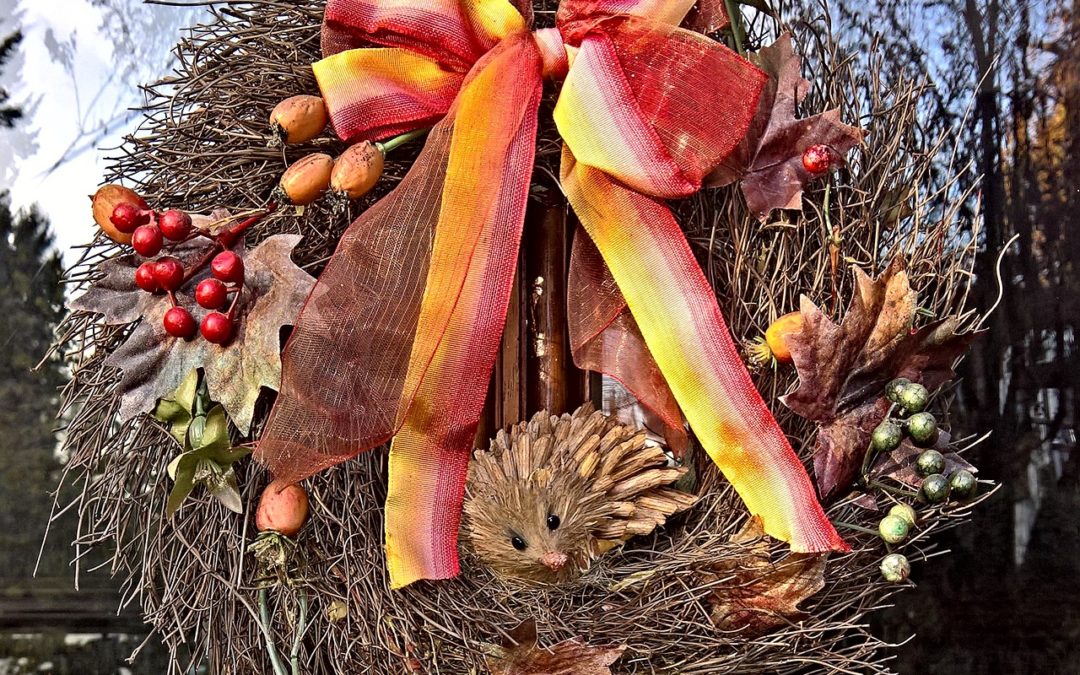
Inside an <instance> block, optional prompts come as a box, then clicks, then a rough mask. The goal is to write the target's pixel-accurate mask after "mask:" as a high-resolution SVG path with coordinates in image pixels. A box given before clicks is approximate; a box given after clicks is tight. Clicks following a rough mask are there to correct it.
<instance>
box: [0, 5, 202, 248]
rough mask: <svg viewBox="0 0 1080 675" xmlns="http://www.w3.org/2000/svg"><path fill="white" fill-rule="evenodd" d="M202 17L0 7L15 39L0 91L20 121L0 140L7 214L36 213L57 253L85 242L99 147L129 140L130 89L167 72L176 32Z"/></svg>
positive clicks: (142, 8)
mask: <svg viewBox="0 0 1080 675" xmlns="http://www.w3.org/2000/svg"><path fill="white" fill-rule="evenodd" d="M203 12H205V10H203V9H188V8H183V9H180V8H175V7H162V6H148V5H143V4H142V3H141V2H139V0H108V1H107V2H106V3H104V4H100V3H99V4H97V5H95V4H94V3H93V2H92V1H91V0H45V1H42V0H0V36H6V35H8V34H9V33H10V32H12V31H13V30H15V29H16V28H19V27H21V28H22V31H23V34H24V38H23V43H22V45H21V47H20V50H19V53H18V54H17V55H16V56H15V57H14V58H13V59H12V60H11V61H10V62H9V64H8V66H7V67H6V68H5V71H4V73H3V75H2V76H0V85H2V86H3V87H4V88H6V89H7V90H8V91H9V92H10V93H11V95H12V99H13V100H14V102H16V103H18V104H20V105H22V106H23V107H24V108H25V109H26V110H27V113H28V114H27V118H26V119H24V120H23V121H22V122H21V123H20V125H19V126H18V127H17V128H16V129H15V130H12V131H0V190H4V189H7V190H10V192H11V197H12V202H13V204H14V205H15V207H16V208H25V207H28V206H29V205H31V204H35V203H36V204H38V205H39V207H40V208H41V210H42V211H44V212H45V213H46V214H47V215H48V216H49V218H50V220H51V221H52V226H53V229H54V231H55V233H56V239H57V245H58V246H59V247H60V248H61V249H68V248H70V247H71V246H73V245H76V244H80V243H85V242H86V241H88V240H89V239H90V238H91V237H92V236H93V234H94V229H93V227H94V226H93V220H92V218H91V216H90V208H89V201H88V200H87V198H86V196H87V195H89V194H92V193H93V192H94V191H95V189H96V188H97V185H98V183H99V182H100V180H101V178H102V176H103V175H104V172H105V166H106V163H107V162H106V157H107V155H108V152H107V151H106V150H102V149H100V147H105V148H108V147H116V146H117V145H119V144H120V142H121V137H122V136H123V134H124V133H126V132H128V131H130V130H132V128H133V127H134V124H135V123H136V122H137V118H136V117H135V116H134V115H131V114H129V113H128V111H127V110H128V108H130V107H132V106H135V105H138V104H139V103H140V102H141V94H140V92H139V91H138V88H137V85H138V83H140V82H146V81H150V80H153V79H156V78H158V77H160V76H161V75H163V74H165V73H166V72H167V71H168V70H169V68H170V66H171V64H172V58H171V56H170V54H169V52H170V50H171V48H172V46H173V45H174V44H175V43H176V41H177V39H178V37H179V35H180V31H181V29H182V27H183V26H186V25H189V24H190V23H192V22H194V21H196V20H197V19H198V18H199V17H201V16H202V15H203ZM117 33H122V34H124V35H125V38H126V39H118V38H116V37H114V35H116V34H117ZM102 128H109V129H111V130H112V131H111V133H107V134H105V135H104V137H103V138H102V140H101V141H100V143H98V144H97V145H98V146H100V147H93V146H91V147H89V148H88V149H87V150H86V151H83V152H79V153H74V152H72V146H73V144H75V145H76V146H78V144H79V143H80V141H84V140H85V139H86V137H87V134H88V133H89V134H92V135H96V133H97V132H98V131H99V130H101V129H102ZM65 157H68V159H67V160H66V161H64V162H63V163H62V164H61V165H60V166H58V167H57V168H56V169H55V170H52V171H50V169H51V168H52V167H53V166H54V165H55V164H56V163H57V162H59V161H60V160H61V159H62V158H65ZM67 259H68V260H69V261H73V260H74V258H72V257H71V256H70V255H69V256H67Z"/></svg>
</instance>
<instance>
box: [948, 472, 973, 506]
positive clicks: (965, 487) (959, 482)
mask: <svg viewBox="0 0 1080 675" xmlns="http://www.w3.org/2000/svg"><path fill="white" fill-rule="evenodd" d="M949 488H950V489H951V490H952V494H953V496H954V497H956V498H957V499H971V498H972V497H974V496H975V492H976V491H977V490H978V489H979V483H978V481H976V480H975V476H973V475H972V474H971V472H970V471H967V470H965V469H960V470H959V471H954V472H953V474H952V475H951V476H949Z"/></svg>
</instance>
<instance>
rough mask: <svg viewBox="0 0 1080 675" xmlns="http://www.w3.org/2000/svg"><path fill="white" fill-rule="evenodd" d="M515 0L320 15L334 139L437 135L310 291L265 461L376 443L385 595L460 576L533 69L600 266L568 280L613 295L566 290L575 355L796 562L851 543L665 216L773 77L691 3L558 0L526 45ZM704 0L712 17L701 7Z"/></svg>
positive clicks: (318, 460) (518, 208)
mask: <svg viewBox="0 0 1080 675" xmlns="http://www.w3.org/2000/svg"><path fill="white" fill-rule="evenodd" d="M529 4H530V3H529V2H528V0H517V1H516V2H511V1H510V0H330V2H329V3H328V4H327V8H326V15H325V23H324V28H323V49H324V52H325V53H326V54H327V57H326V58H325V59H324V60H322V61H320V62H318V63H316V64H315V66H314V69H315V75H316V77H317V79H318V81H319V86H320V88H321V89H322V93H323V97H324V98H325V99H326V101H327V105H328V107H329V109H330V110H331V119H332V121H333V124H334V129H335V131H336V132H337V134H338V135H339V136H340V137H341V138H343V139H345V140H346V141H360V140H377V139H381V138H386V137H388V136H392V135H396V134H399V133H402V132H405V131H410V130H413V129H416V128H421V127H425V126H431V125H434V128H433V129H432V131H431V134H430V135H429V137H428V140H427V143H426V145H425V147H424V149H423V151H422V152H421V154H420V157H419V158H418V159H417V161H416V163H415V164H414V166H413V167H412V169H411V170H410V172H409V174H408V175H407V176H406V177H405V178H404V179H403V180H402V182H401V183H400V185H399V186H398V187H397V188H396V189H395V190H394V191H393V192H392V193H391V194H390V195H388V196H387V197H386V198H384V199H383V200H382V201H380V202H379V203H377V204H376V205H375V206H373V207H372V208H370V209H369V210H368V211H367V212H365V213H364V214H363V215H362V216H361V217H360V218H358V219H357V220H356V222H354V223H353V224H352V225H351V226H350V227H349V229H348V230H347V232H346V233H345V235H344V236H343V237H342V240H341V242H340V243H339V246H338V250H337V252H336V253H335V254H334V256H333V258H332V259H331V261H330V263H329V265H328V266H327V269H326V271H325V272H324V273H323V275H322V276H321V278H320V279H319V283H318V285H317V287H316V288H315V290H314V291H313V293H312V295H311V297H310V299H309V300H308V303H307V305H306V306H305V308H304V310H303V312H302V314H301V316H300V318H299V320H298V322H297V325H296V328H295V330H294V333H293V336H292V338H291V339H290V341H289V344H288V346H287V347H286V351H285V355H284V359H283V362H284V363H283V377H282V384H281V388H280V395H279V397H278V401H277V403H276V404H275V407H274V410H273V412H272V414H271V417H270V420H269V422H268V425H267V428H266V431H265V432H264V434H263V437H262V440H261V441H260V444H259V450H258V457H259V459H260V460H261V461H263V462H264V463H265V464H266V465H267V466H268V467H269V468H270V469H271V470H272V471H273V472H274V474H275V475H276V476H278V477H279V478H283V479H285V480H292V481H295V480H300V479H303V478H305V477H307V476H309V475H311V474H313V473H315V472H317V471H319V470H322V469H324V468H327V467H329V466H333V465H335V464H338V463H340V462H342V461H344V460H346V459H349V458H351V457H354V456H355V455H356V454H358V453H360V452H363V451H365V450H368V449H370V448H373V447H375V446H377V445H380V444H382V443H384V442H385V441H387V440H390V439H391V438H392V439H393V443H392V445H391V452H390V466H389V468H390V481H389V488H388V495H387V501H386V550H387V565H388V567H389V571H390V580H391V584H392V585H393V586H394V587H401V586H404V585H407V584H409V583H411V582H413V581H415V580H418V579H444V578H448V577H452V576H454V575H456V574H457V572H458V554H457V531H458V526H459V523H460V512H461V502H462V498H463V493H464V483H465V475H466V470H467V466H468V462H469V457H470V451H471V448H472V442H473V439H474V436H475V433H476V428H477V424H478V420H479V418H480V415H481V412H482V409H483V405H484V400H485V397H486V393H487V388H488V384H489V380H490V376H491V370H492V367H493V364H494V361H495V356H496V352H497V349H498V344H499V340H500V337H501V334H502V329H503V324H504V322H505V318H506V311H507V305H508V302H509V298H510V290H511V287H512V285H513V279H514V275H515V268H516V263H517V257H518V256H517V249H518V246H519V244H520V239H521V232H522V226H523V223H524V218H525V204H526V200H527V197H528V192H529V185H530V182H531V177H532V170H533V162H534V155H535V145H536V129H537V117H538V109H539V105H540V98H541V95H542V93H543V86H544V80H545V79H552V80H562V81H563V84H562V89H561V92H560V96H559V100H558V103H557V105H556V107H555V123H556V125H557V127H558V129H559V132H560V134H561V135H562V137H563V139H564V141H565V146H564V149H563V162H562V177H561V181H562V185H563V189H564V190H565V192H566V195H567V197H568V198H569V201H570V203H571V205H572V206H573V208H574V210H575V212H576V213H577V215H578V217H579V218H580V220H581V222H582V224H583V227H584V229H585V231H586V232H587V233H588V236H589V238H590V239H591V240H592V243H593V244H595V249H591V248H590V249H588V250H587V251H586V252H585V253H583V254H582V255H581V256H579V255H578V253H577V252H575V259H576V260H582V261H588V260H589V258H590V255H591V256H592V257H593V258H595V257H596V255H595V254H596V252H597V251H598V252H599V257H600V258H602V263H601V262H600V261H599V260H593V263H595V264H593V267H596V268H600V269H599V271H597V270H592V271H591V272H589V273H585V274H572V280H573V279H575V278H577V279H587V278H599V277H604V278H609V279H613V280H614V284H616V285H617V289H616V288H609V289H607V291H606V292H598V293H595V294H591V296H592V297H595V299H594V300H593V299H589V298H590V294H588V293H584V294H582V293H578V294H577V296H576V297H578V299H579V301H580V302H583V303H585V304H587V305H589V306H588V307H576V308H574V311H575V312H580V314H581V316H582V317H586V318H584V319H583V320H582V321H581V322H580V326H579V328H580V330H579V331H577V332H579V333H580V335H578V336H576V338H575V340H576V342H577V343H578V344H577V346H576V347H575V355H580V356H581V357H582V358H583V359H584V360H585V361H587V362H588V363H589V364H590V365H593V364H594V363H596V364H599V366H597V367H601V368H603V369H605V370H608V371H611V372H612V374H613V375H615V376H617V377H620V379H624V380H628V385H629V386H630V388H631V389H632V390H634V391H635V393H637V394H638V395H639V396H640V397H641V398H642V400H643V402H645V403H647V404H650V405H653V406H655V408H656V409H657V410H658V412H659V413H661V417H662V418H663V419H664V420H665V422H667V423H668V424H669V425H671V426H675V425H677V424H678V421H677V418H678V417H679V413H680V411H681V414H682V415H684V416H685V418H686V421H687V422H688V423H689V425H690V428H691V429H692V430H693V431H694V433H695V434H696V436H697V437H698V439H699V440H700V441H701V443H702V445H703V447H704V448H705V449H706V451H707V452H708V453H709V455H710V456H711V457H712V459H713V460H714V461H715V462H716V464H717V465H718V466H719V467H720V469H721V470H722V471H723V473H724V475H725V476H726V477H727V478H728V479H729V480H730V481H731V483H732V485H733V486H734V487H735V489H736V490H737V491H738V493H739V494H740V496H741V497H742V498H743V500H744V501H745V502H746V504H747V507H748V508H749V509H750V511H751V512H752V513H754V514H756V515H759V516H761V518H762V520H763V522H764V525H765V529H766V531H767V532H768V533H769V534H771V535H772V536H774V537H777V538H779V539H782V540H784V541H787V542H790V544H791V546H792V548H793V549H794V550H796V551H803V552H822V551H827V550H835V549H840V550H842V549H845V548H846V546H845V544H844V542H843V541H842V540H841V539H840V537H839V536H838V535H837V533H836V531H835V529H834V528H833V527H832V525H831V524H830V523H829V521H828V520H827V518H826V517H825V514H824V512H823V511H822V509H821V506H820V505H819V504H818V502H817V499H816V497H815V495H814V490H813V487H812V485H811V483H810V480H809V477H808V476H807V474H806V472H805V470H804V469H803V466H802V464H801V463H800V462H799V461H798V458H797V457H796V456H795V453H794V452H793V451H792V449H791V447H790V445H789V444H788V442H787V440H786V438H785V436H784V434H783V432H782V430H781V429H780V427H779V426H778V425H777V423H776V421H775V419H774V418H773V417H772V415H771V414H770V413H769V410H768V408H767V407H766V405H765V403H764V401H763V400H762V399H761V396H760V395H759V394H758V392H757V390H756V389H755V388H754V386H753V383H752V382H751V380H750V377H749V375H748V374H747V372H746V370H745V368H744V367H743V365H742V363H741V361H740V359H739V357H738V353H737V351H736V349H735V347H734V345H733V344H732V340H731V336H730V334H729V331H728V328H727V326H726V324H725V323H724V319H723V317H722V316H721V313H720V309H719V307H718V306H717V303H716V296H715V294H714V293H713V291H712V289H711V288H710V286H709V284H708V283H707V281H706V280H705V277H704V275H703V274H702V272H701V269H700V267H699V266H698V264H697V262H696V260H695V259H694V256H693V254H692V252H691V250H690V247H689V246H688V244H687V242H686V239H685V237H684V235H683V233H682V231H681V230H680V228H679V226H678V223H677V222H675V219H674V217H673V216H672V214H671V211H670V209H669V208H668V206H667V204H666V200H670V199H677V198H682V197H687V196H689V195H692V194H694V193H695V192H696V191H698V190H699V189H701V185H702V180H703V179H704V177H705V176H707V175H708V174H709V173H710V172H711V171H712V169H713V168H715V167H716V166H717V165H718V164H720V163H721V162H722V161H723V160H724V159H725V158H727V157H728V155H730V153H731V152H732V151H733V149H734V148H735V147H736V145H737V144H738V143H739V142H740V140H741V139H742V137H743V135H744V134H745V132H746V130H747V128H748V126H749V124H750V122H751V119H752V117H753V115H754V112H755V110H756V107H757V106H756V104H757V100H758V98H759V95H760V93H761V90H762V87H763V85H764V81H765V75H764V74H763V73H762V72H761V71H759V70H758V69H756V68H755V67H753V66H752V65H751V64H750V63H749V62H747V61H746V60H744V59H742V58H740V57H739V56H738V55H736V54H734V53H733V52H731V51H730V50H728V49H727V48H725V47H723V46H722V45H720V44H719V43H717V42H715V41H713V40H711V39H709V38H708V37H706V36H704V35H702V34H700V33H697V32H694V31H691V30H687V29H685V28H680V27H679V25H680V24H681V23H682V22H683V20H684V19H685V18H686V16H687V13H688V12H689V11H690V10H691V8H693V7H694V5H695V0H563V2H562V4H561V5H560V8H559V12H558V17H557V27H556V28H549V29H544V30H540V31H536V32H532V31H531V26H530V23H531V20H530V19H531V12H530V11H528V10H529ZM696 4H698V5H699V6H698V7H697V8H696V11H697V12H698V15H699V18H701V17H706V18H703V19H702V20H703V21H706V22H708V23H712V22H714V21H715V19H716V16H717V11H716V7H715V5H717V4H718V3H717V2H716V0H700V1H699V2H698V3H696ZM527 17H528V18H527ZM590 252H591V253H590ZM626 308H629V312H630V315H632V316H630V315H627V314H626V312H625V309H626ZM612 331H618V332H619V334H620V335H622V336H624V337H625V336H631V337H633V336H639V338H638V339H637V343H638V344H637V345H636V349H637V351H638V352H647V353H648V356H649V357H650V359H649V360H650V364H652V367H653V369H654V370H655V371H656V372H650V373H646V374H644V375H640V376H638V375H637V374H635V373H632V372H623V371H626V370H627V369H625V368H623V369H622V371H620V368H619V364H617V363H615V364H613V363H611V361H610V359H605V358H604V357H603V349H602V348H600V349H591V350H590V349H589V344H590V341H593V340H601V341H600V342H595V343H593V344H594V345H596V344H600V345H602V344H603V341H602V340H603V337H604V336H605V335H607V336H610V334H611V332H612ZM642 340H643V341H644V346H642V345H641V344H640V342H641V341H642ZM578 347H580V348H581V349H578ZM646 347H647V349H646ZM598 355H599V356H598ZM636 385H640V386H636ZM508 545H509V541H508Z"/></svg>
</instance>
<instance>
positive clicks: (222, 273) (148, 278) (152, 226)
mask: <svg viewBox="0 0 1080 675" xmlns="http://www.w3.org/2000/svg"><path fill="white" fill-rule="evenodd" d="M109 220H110V221H111V222H112V224H113V226H114V227H115V228H116V229H117V230H119V231H120V232H121V233H123V234H130V235H131V246H132V248H134V249H135V252H136V253H138V254H139V255H140V256H142V257H144V258H154V257H155V256H157V255H158V254H160V253H161V251H162V249H163V248H164V247H165V242H166V240H168V241H170V242H176V243H179V242H184V241H188V240H190V239H193V238H195V237H202V236H205V235H203V234H202V233H201V232H198V231H197V230H195V228H194V226H193V225H192V222H191V216H189V215H188V214H186V213H184V212H183V211H177V210H171V211H166V212H164V213H161V214H159V213H157V212H155V211H153V210H152V209H148V208H143V207H142V206H141V205H139V204H136V203H133V202H121V203H120V204H117V205H116V208H115V209H113V212H112V216H111V217H110V218H109ZM204 265H205V260H204V261H200V262H199V263H197V264H196V265H195V266H194V267H193V268H192V269H185V268H184V265H183V263H181V262H180V261H179V260H177V259H176V258H174V257H172V256H168V255H166V256H162V257H160V258H157V259H156V260H148V261H146V262H144V263H143V264H142V265H140V266H139V268H138V269H137V270H135V284H136V285H137V286H138V287H139V288H141V289H142V290H144V291H146V292H147V293H161V292H164V293H167V294H168V295H169V300H170V301H171V302H172V304H173V307H172V309H170V310H169V311H168V312H166V313H165V319H164V322H163V323H164V326H165V331H166V332H167V333H168V334H169V335H171V336H173V337H177V338H182V339H185V340H187V339H190V338H193V337H195V333H196V332H200V333H202V336H203V338H205V339H206V340H207V341H208V342H211V343H213V344H217V345H224V344H226V343H228V342H229V340H230V339H231V338H232V336H233V332H234V323H235V312H236V303H237V300H238V299H239V297H240V293H241V291H242V290H243V286H244V260H243V259H242V258H241V257H240V256H238V255H236V254H235V253H233V252H232V251H222V252H220V253H218V254H217V255H215V256H214V257H213V258H212V259H211V260H210V272H211V274H212V275H213V277H212V278H210V279H204V280H203V281H200V282H199V284H198V286H196V288H195V301H196V302H197V303H199V306H200V307H203V308H204V309H208V310H212V311H211V312H210V313H209V314H207V315H206V316H205V317H203V320H202V323H201V325H196V323H195V317H193V316H192V315H191V312H190V311H188V310H187V309H186V308H184V307H182V306H180V304H179V303H178V302H177V299H176V291H178V290H180V287H181V286H183V285H184V283H186V282H187V281H188V280H189V279H190V278H191V277H192V275H194V274H195V273H196V272H197V271H198V270H199V269H201V268H202V267H203V266H204ZM230 296H232V301H231V303H230V301H229V297H230ZM226 305H228V309H227V310H226V311H225V312H222V311H221V310H223V309H225V307H226Z"/></svg>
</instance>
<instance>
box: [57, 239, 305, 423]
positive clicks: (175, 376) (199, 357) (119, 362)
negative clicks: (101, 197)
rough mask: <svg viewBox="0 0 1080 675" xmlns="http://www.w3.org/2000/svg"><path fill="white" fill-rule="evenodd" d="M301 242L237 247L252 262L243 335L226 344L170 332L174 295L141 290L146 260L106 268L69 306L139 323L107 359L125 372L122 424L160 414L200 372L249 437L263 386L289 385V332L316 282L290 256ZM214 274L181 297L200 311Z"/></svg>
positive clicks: (190, 256)
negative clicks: (160, 406)
mask: <svg viewBox="0 0 1080 675" xmlns="http://www.w3.org/2000/svg"><path fill="white" fill-rule="evenodd" d="M299 241H300V236H299V235H291V234H280V235H276V236H273V237H270V238H269V239H267V240H265V241H263V242H262V243H261V244H259V246H257V247H256V248H254V249H251V250H246V249H245V247H244V245H243V243H242V242H240V243H238V244H237V245H236V246H235V247H234V248H233V250H234V251H235V252H236V253H238V254H239V255H241V256H242V257H243V258H244V267H245V270H246V272H245V281H244V291H243V295H242V296H241V298H240V301H239V304H238V305H237V326H236V334H235V335H234V337H233V339H232V340H231V341H230V342H229V343H228V344H227V345H225V346H223V347H221V346H218V345H215V344H211V343H210V342H207V341H206V340H204V339H202V338H201V337H199V336H196V337H195V338H194V339H191V340H180V339H176V338H173V337H170V336H169V335H168V334H167V333H166V332H165V329H164V327H163V326H162V318H163V317H164V316H165V312H167V311H168V310H169V309H170V308H171V306H172V305H171V304H170V303H169V299H168V297H166V296H164V295H157V294H150V293H145V292H143V291H140V290H139V289H138V288H137V287H136V286H135V270H136V269H137V268H138V266H139V265H140V264H141V263H142V262H143V260H142V259H141V258H139V257H138V256H135V255H124V256H119V257H116V258H112V259H111V260H107V261H105V262H104V263H102V264H100V265H99V266H98V272H99V273H100V274H101V277H100V279H99V280H98V281H96V282H95V283H94V284H93V285H92V286H91V287H90V288H89V289H88V290H87V291H86V293H84V294H83V295H81V296H79V297H78V298H76V299H74V300H72V301H71V302H69V303H68V305H69V307H70V308H71V309H75V310H82V311H87V312H94V313H97V314H101V315H103V317H104V320H105V323H106V324H108V325H110V326H119V325H125V324H130V323H134V322H136V321H138V322H139V323H138V325H136V326H135V328H134V329H133V330H132V332H131V334H130V335H129V336H128V338H127V340H126V341H125V342H124V343H123V344H122V345H121V346H120V347H119V348H118V349H117V350H116V351H115V352H113V353H112V354H110V355H109V357H108V358H107V359H106V360H105V363H106V365H110V366H116V367H117V368H119V369H120V370H121V371H122V376H121V379H120V383H119V384H118V385H117V393H118V394H119V395H120V397H121V403H120V417H121V419H122V420H127V419H130V418H132V417H134V416H135V415H138V414H139V413H143V412H150V411H152V410H154V407H155V405H156V404H157V401H158V399H160V398H162V397H165V396H167V395H169V394H170V393H171V392H173V391H175V390H176V389H177V387H179V386H180V384H181V382H183V380H184V378H185V377H187V375H188V374H189V373H190V372H191V371H192V369H194V368H202V369H203V372H204V373H205V376H206V383H207V386H208V388H209V390H210V396H211V397H212V398H213V399H214V400H215V401H218V402H220V403H221V405H223V406H224V407H225V410H226V411H227V412H228V414H229V418H230V419H232V421H233V423H234V424H235V425H236V427H237V428H238V429H240V431H241V432H243V433H245V434H246V433H247V432H248V430H249V429H250V427H251V419H252V415H253V414H254V409H255V401H256V399H258V397H259V392H260V390H261V388H262V387H267V388H269V389H277V387H278V386H279V385H280V382H281V345H280V332H281V328H282V326H285V325H291V324H292V322H293V321H294V320H295V319H296V316H297V315H298V314H299V313H300V308H301V307H302V306H303V304H304V301H305V300H306V299H307V296H308V294H309V293H310V292H311V289H312V287H313V286H314V285H315V279H313V278H312V277H311V276H310V275H308V274H307V273H306V272H304V271H303V270H301V269H300V268H299V267H297V266H296V265H294V264H293V262H292V260H291V259H290V254H291V252H292V249H293V248H294V247H295V246H296V244H297V243H298V242H299ZM210 246H211V245H210V244H209V243H208V242H207V240H205V239H196V240H192V241H190V242H187V243H184V244H179V245H177V246H175V247H173V248H172V249H170V251H169V254H170V255H172V256H175V257H177V258H179V259H180V260H181V262H184V263H189V262H190V261H192V260H194V259H197V258H199V257H200V256H201V255H202V254H203V253H205V252H206V251H207V249H208V248H209V247H210ZM208 275H209V268H208V267H207V268H206V269H204V270H202V271H201V272H200V273H199V274H196V275H195V277H194V278H193V279H191V280H190V281H189V282H188V283H187V284H185V286H184V287H183V288H182V289H180V291H178V292H177V294H176V296H177V300H178V302H179V303H180V304H181V305H183V306H184V307H186V308H188V309H189V310H191V311H192V313H193V314H195V313H196V312H195V310H197V309H198V306H197V305H196V303H195V300H194V299H193V297H192V293H193V292H194V288H195V286H196V284H198V282H199V281H201V280H203V279H205V278H207V276H208ZM200 311H201V310H200ZM199 318H200V317H199V315H198V314H196V320H198V319H199Z"/></svg>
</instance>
